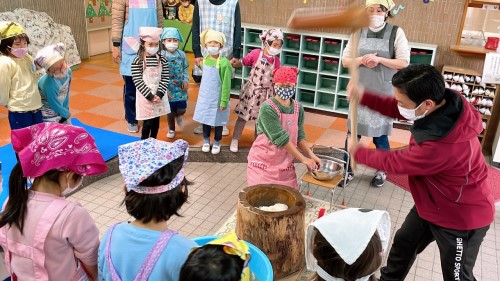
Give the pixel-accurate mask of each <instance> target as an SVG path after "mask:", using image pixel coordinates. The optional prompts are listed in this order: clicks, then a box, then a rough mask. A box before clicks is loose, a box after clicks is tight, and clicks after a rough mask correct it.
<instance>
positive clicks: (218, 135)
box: [202, 124, 223, 142]
mask: <svg viewBox="0 0 500 281" xmlns="http://www.w3.org/2000/svg"><path fill="white" fill-rule="evenodd" d="M202 125H203V138H204V139H205V140H206V139H210V132H211V131H212V126H210V125H205V124H202ZM214 128H215V135H214V141H217V142H218V141H220V140H221V139H222V129H223V126H215V127H214Z"/></svg>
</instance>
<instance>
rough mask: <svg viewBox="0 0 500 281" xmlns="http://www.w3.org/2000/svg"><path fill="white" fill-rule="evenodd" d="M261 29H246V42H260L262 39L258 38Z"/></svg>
mask: <svg viewBox="0 0 500 281" xmlns="http://www.w3.org/2000/svg"><path fill="white" fill-rule="evenodd" d="M261 32H262V31H261V30H258V29H247V37H246V42H245V43H246V44H259V45H260V44H262V40H260V37H259V35H260V34H261Z"/></svg>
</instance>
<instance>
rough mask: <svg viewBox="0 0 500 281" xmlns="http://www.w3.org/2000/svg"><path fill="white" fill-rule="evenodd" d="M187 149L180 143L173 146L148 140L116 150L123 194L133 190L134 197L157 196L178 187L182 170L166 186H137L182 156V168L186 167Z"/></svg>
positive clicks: (184, 144)
mask: <svg viewBox="0 0 500 281" xmlns="http://www.w3.org/2000/svg"><path fill="white" fill-rule="evenodd" d="M188 149H189V144H188V142H186V141H185V140H182V139H179V140H176V141H175V142H164V141H159V140H157V139H154V138H149V139H147V140H140V141H136V142H132V143H128V144H124V145H121V146H119V147H118V159H119V168H120V172H121V174H122V176H123V180H124V181H125V187H126V188H127V191H131V190H133V191H135V192H138V193H145V194H157V193H162V192H166V191H169V190H172V189H173V188H175V187H177V186H179V184H180V183H181V182H182V180H183V179H184V167H183V168H182V169H181V170H180V171H179V173H177V175H176V176H175V177H174V179H173V180H172V181H171V182H170V183H169V184H166V185H161V186H155V187H144V186H139V183H140V182H142V181H143V180H145V179H146V178H148V177H149V176H150V175H151V174H153V173H154V172H156V171H157V170H158V169H160V168H162V167H163V166H165V165H167V164H168V163H170V162H172V161H174V160H175V159H177V158H179V157H181V156H183V155H184V165H186V162H187V158H188Z"/></svg>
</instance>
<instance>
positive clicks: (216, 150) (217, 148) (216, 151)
mask: <svg viewBox="0 0 500 281" xmlns="http://www.w3.org/2000/svg"><path fill="white" fill-rule="evenodd" d="M219 152H220V144H215V143H214V145H212V154H219Z"/></svg>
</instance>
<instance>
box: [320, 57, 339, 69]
mask: <svg viewBox="0 0 500 281" xmlns="http://www.w3.org/2000/svg"><path fill="white" fill-rule="evenodd" d="M338 69H339V60H338V59H330V58H324V59H323V70H331V71H333V72H337V70H338Z"/></svg>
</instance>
